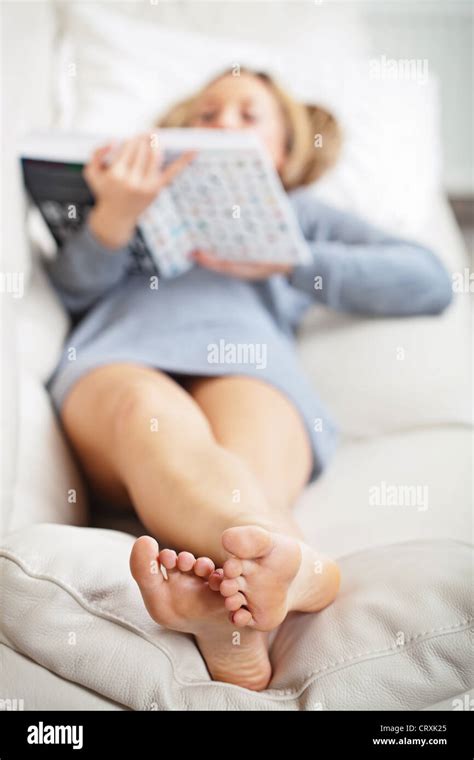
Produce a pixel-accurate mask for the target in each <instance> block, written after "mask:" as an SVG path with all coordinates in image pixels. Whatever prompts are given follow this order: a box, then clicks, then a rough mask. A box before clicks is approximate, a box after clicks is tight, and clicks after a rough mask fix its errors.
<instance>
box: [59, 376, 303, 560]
mask: <svg viewBox="0 0 474 760" xmlns="http://www.w3.org/2000/svg"><path fill="white" fill-rule="evenodd" d="M62 419H63V424H64V427H65V429H66V432H67V434H68V436H69V439H70V440H71V443H72V445H73V447H74V448H75V450H76V452H77V455H78V457H79V459H80V461H81V463H82V465H83V468H84V470H85V473H86V475H87V477H88V479H89V481H90V483H91V484H92V486H93V487H94V488H95V490H96V492H97V493H98V494H100V495H101V496H102V497H103V498H105V499H108V500H109V501H111V502H112V503H113V502H116V503H118V504H120V505H122V506H124V505H126V504H127V503H129V504H132V505H133V507H134V509H135V510H136V512H137V513H138V515H139V517H140V519H141V521H142V522H143V524H144V525H145V526H146V527H147V528H148V530H149V531H150V533H151V534H152V535H154V536H157V537H159V539H160V541H161V542H162V543H163V544H164V545H166V546H172V547H173V548H176V549H187V550H189V551H191V552H193V553H194V554H196V555H204V554H205V555H208V556H210V557H211V558H212V559H213V560H214V562H215V563H216V564H218V565H222V563H223V562H224V560H225V559H226V558H227V556H228V553H227V552H226V551H225V550H224V548H223V546H222V541H221V537H222V533H223V531H224V530H225V529H226V528H229V527H232V526H235V525H248V524H253V525H262V526H264V527H268V528H271V529H275V528H276V527H278V528H279V529H280V530H281V531H283V532H290V533H295V532H296V530H297V529H296V526H295V524H294V521H293V519H292V517H291V515H290V513H289V511H286V512H283V510H280V509H274V508H273V507H272V505H270V504H269V503H268V501H267V498H266V495H265V492H264V488H262V486H261V484H260V483H259V481H258V478H257V477H256V475H255V474H254V473H253V472H252V471H251V470H250V469H249V468H248V466H247V464H246V463H245V462H244V461H243V460H242V459H241V458H240V457H239V456H238V455H237V454H236V453H234V452H233V451H230V450H228V449H226V448H224V446H223V445H221V444H220V443H219V442H218V441H216V438H215V436H214V434H213V431H212V429H211V426H210V424H209V421H208V419H207V418H206V416H205V414H204V413H203V411H202V410H201V408H200V407H199V406H198V404H197V403H196V402H195V401H194V399H193V398H192V397H191V396H190V395H189V393H187V392H186V391H185V390H183V389H182V388H181V387H180V386H179V385H178V384H177V383H175V382H174V381H173V380H171V379H170V378H169V377H168V376H166V375H164V374H162V373H160V372H156V371H154V370H151V369H147V368H144V367H139V366H136V365H131V364H114V365H108V366H105V367H101V368H98V369H96V370H94V371H93V372H91V373H89V374H88V375H86V376H85V377H83V378H82V379H81V380H79V381H78V383H77V384H76V385H75V386H74V387H73V389H72V390H71V393H70V394H69V396H68V397H67V399H66V401H65V404H64V407H63V414H62Z"/></svg>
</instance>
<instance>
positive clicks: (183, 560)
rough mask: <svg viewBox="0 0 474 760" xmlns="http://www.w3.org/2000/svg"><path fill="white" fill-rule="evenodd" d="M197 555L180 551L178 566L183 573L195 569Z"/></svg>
mask: <svg viewBox="0 0 474 760" xmlns="http://www.w3.org/2000/svg"><path fill="white" fill-rule="evenodd" d="M195 562H196V557H195V556H194V554H191V552H180V553H179V554H178V561H177V567H178V570H181V572H182V573H188V572H189V571H190V570H192V569H193V567H194V563H195Z"/></svg>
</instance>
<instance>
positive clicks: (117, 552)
mask: <svg viewBox="0 0 474 760" xmlns="http://www.w3.org/2000/svg"><path fill="white" fill-rule="evenodd" d="M132 541H133V539H132V537H131V536H129V535H127V534H124V533H117V532H113V531H104V530H99V529H92V528H74V527H70V526H57V525H45V524H43V525H36V526H31V527H29V528H27V529H24V530H22V531H20V532H17V533H16V534H13V535H11V536H10V537H9V538H8V539H7V540H6V541H4V543H3V547H2V548H1V550H0V573H1V575H2V578H3V592H2V597H3V598H2V600H1V601H2V604H1V608H2V621H1V633H0V636H1V641H3V643H5V644H7V645H8V646H10V647H11V648H13V649H15V650H17V651H18V652H20V653H22V654H24V655H25V656H27V657H30V658H31V659H32V660H34V661H35V662H37V663H39V664H40V665H43V666H44V667H46V668H48V669H49V670H51V671H53V672H54V673H56V674H58V675H60V676H62V677H63V678H66V679H67V680H70V681H73V682H75V683H78V684H80V685H82V686H84V687H86V688H89V689H91V690H93V691H94V692H97V693H98V694H100V695H103V696H105V697H107V698H108V699H110V700H112V701H114V702H116V703H117V704H121V705H124V706H128V707H130V708H132V709H134V710H156V709H164V710H174V709H186V710H199V709H205V710H215V709H228V710H236V709H250V710H282V709H284V710H318V709H323V710H324V709H340V710H344V709H346V710H347V709H354V705H357V708H358V709H384V710H390V709H394V710H399V709H408V710H417V709H422V708H424V707H426V706H428V705H430V704H433V705H434V704H436V703H438V702H441V701H442V700H444V699H448V698H453V697H454V696H455V695H459V694H462V693H464V692H465V691H466V690H467V689H468V688H469V686H470V679H471V676H472V669H471V668H470V646H469V643H470V642H469V639H470V630H469V626H470V625H472V619H471V615H472V611H471V609H470V604H471V589H470V562H471V560H472V551H471V548H470V547H469V546H468V545H466V544H462V543H456V542H452V541H439V542H413V543H407V544H399V545H392V546H385V547H381V548H377V549H373V550H371V551H366V552H361V553H358V554H354V555H349V556H347V557H345V558H343V559H342V560H341V568H342V574H343V584H342V588H341V592H340V594H339V597H338V598H337V600H336V602H335V603H334V604H332V605H331V606H330V607H328V608H327V609H326V610H324V611H323V612H321V613H319V614H314V615H305V614H295V615H293V616H290V618H288V619H287V621H285V623H284V624H283V625H282V626H281V627H280V629H279V631H278V633H277V635H276V638H275V640H274V643H273V649H272V661H273V666H274V676H273V679H272V681H271V684H270V688H269V689H267V690H266V691H264V692H261V693H254V692H249V691H247V690H245V689H243V688H240V687H237V686H231V685H228V684H222V683H216V682H213V681H211V680H210V678H209V675H208V673H207V670H206V667H205V664H204V662H203V660H202V659H201V657H200V655H199V653H198V650H197V648H196V646H195V644H194V642H193V640H192V637H190V636H187V635H183V634H179V633H175V632H173V631H169V630H165V629H163V628H161V627H160V626H158V625H156V624H155V623H154V622H153V621H152V620H151V618H149V616H148V614H147V613H146V611H145V608H144V606H143V603H142V600H141V597H140V594H139V591H138V587H137V586H136V584H135V582H134V581H133V580H132V578H131V576H130V573H129V569H128V557H129V553H130V548H131V545H132ZM111 673H113V674H114V677H113V678H111V677H110V674H111ZM367 684H370V688H367Z"/></svg>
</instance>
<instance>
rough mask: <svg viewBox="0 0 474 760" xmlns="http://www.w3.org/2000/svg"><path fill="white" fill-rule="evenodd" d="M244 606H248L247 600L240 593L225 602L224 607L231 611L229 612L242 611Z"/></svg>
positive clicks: (229, 597)
mask: <svg viewBox="0 0 474 760" xmlns="http://www.w3.org/2000/svg"><path fill="white" fill-rule="evenodd" d="M244 604H247V600H246V598H245V596H244V595H243V594H242V593H241V592H240V591H239V592H238V593H237V594H234V595H233V596H228V597H227V598H226V600H225V602H224V606H225V608H226V609H228V610H229V612H235V611H236V610H240V608H241V607H242V606H243V605H244Z"/></svg>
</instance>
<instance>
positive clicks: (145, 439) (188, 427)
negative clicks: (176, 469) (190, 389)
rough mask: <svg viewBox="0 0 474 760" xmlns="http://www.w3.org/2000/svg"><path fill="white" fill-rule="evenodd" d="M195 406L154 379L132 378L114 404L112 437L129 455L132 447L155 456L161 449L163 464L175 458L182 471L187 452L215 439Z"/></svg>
mask: <svg viewBox="0 0 474 760" xmlns="http://www.w3.org/2000/svg"><path fill="white" fill-rule="evenodd" d="M178 391H179V392H178ZM194 406H195V404H194V402H193V400H192V399H191V398H189V397H188V396H187V394H185V392H184V391H182V395H181V389H174V388H173V389H168V388H166V387H163V388H161V387H160V386H159V384H156V383H155V382H154V378H153V377H151V378H147V377H137V378H131V379H129V380H128V382H127V383H126V384H124V385H123V386H122V387H121V388H120V389H118V390H117V392H116V394H115V398H114V399H113V401H112V405H111V409H110V413H111V424H112V427H113V435H114V437H115V439H116V440H117V442H118V443H119V444H120V446H121V447H122V448H125V449H127V450H128V453H130V449H131V447H134V450H135V451H136V452H139V451H143V452H146V451H148V450H150V451H152V452H153V453H154V454H156V453H157V451H158V450H159V451H160V455H161V457H162V459H163V461H166V462H168V463H169V464H171V463H172V462H173V461H174V460H175V459H176V461H177V462H178V461H179V462H180V465H179V466H180V467H181V471H182V469H183V458H184V457H185V456H186V453H187V452H188V451H189V452H191V453H192V452H194V451H196V449H197V448H198V447H202V446H203V445H205V444H206V443H210V441H211V439H212V434H211V428H210V426H209V423H208V421H207V419H206V418H205V417H204V415H203V414H202V413H201V411H200V409H199V408H198V407H196V408H194ZM177 466H178V465H177Z"/></svg>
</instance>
